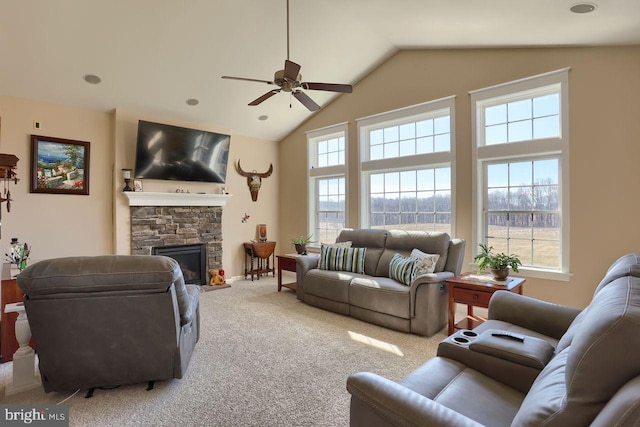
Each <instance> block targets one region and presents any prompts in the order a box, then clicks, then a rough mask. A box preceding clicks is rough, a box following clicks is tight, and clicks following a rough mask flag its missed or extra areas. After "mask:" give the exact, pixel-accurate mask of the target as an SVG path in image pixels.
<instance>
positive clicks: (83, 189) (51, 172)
mask: <svg viewBox="0 0 640 427" xmlns="http://www.w3.org/2000/svg"><path fill="white" fill-rule="evenodd" d="M30 191H31V193H50V194H81V195H89V143H88V142H85V141H73V140H70V139H62V138H54V137H50V136H41V135H31V188H30Z"/></svg>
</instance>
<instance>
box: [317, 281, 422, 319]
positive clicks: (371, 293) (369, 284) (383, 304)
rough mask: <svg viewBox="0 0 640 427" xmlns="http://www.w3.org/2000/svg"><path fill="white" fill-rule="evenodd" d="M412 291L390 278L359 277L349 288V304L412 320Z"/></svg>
mask: <svg viewBox="0 0 640 427" xmlns="http://www.w3.org/2000/svg"><path fill="white" fill-rule="evenodd" d="M305 288H306V287H305ZM410 289H411V288H410V287H408V286H405V285H403V284H401V283H398V282H397V281H395V280H393V279H390V278H388V277H357V278H354V279H353V280H352V281H351V286H350V287H349V304H351V305H352V306H356V307H360V308H364V309H367V310H372V311H376V312H378V313H384V314H389V315H391V316H396V317H401V318H403V319H410V318H411V299H410V298H409V292H410Z"/></svg>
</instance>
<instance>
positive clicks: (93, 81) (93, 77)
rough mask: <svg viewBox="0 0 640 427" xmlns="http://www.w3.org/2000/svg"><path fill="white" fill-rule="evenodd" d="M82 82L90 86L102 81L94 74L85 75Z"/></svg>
mask: <svg viewBox="0 0 640 427" xmlns="http://www.w3.org/2000/svg"><path fill="white" fill-rule="evenodd" d="M83 79H84V81H85V82H87V83H90V84H92V85H97V84H98V83H100V82H101V81H102V79H101V78H100V77H98V76H96V75H95V74H85V75H84V77H83Z"/></svg>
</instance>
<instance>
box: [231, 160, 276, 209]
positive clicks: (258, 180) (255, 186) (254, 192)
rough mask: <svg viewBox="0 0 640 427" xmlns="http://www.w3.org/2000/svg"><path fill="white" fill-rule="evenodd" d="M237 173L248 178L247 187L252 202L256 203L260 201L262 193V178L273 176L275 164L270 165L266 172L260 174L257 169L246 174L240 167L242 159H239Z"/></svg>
mask: <svg viewBox="0 0 640 427" xmlns="http://www.w3.org/2000/svg"><path fill="white" fill-rule="evenodd" d="M236 171H238V173H239V174H240V175H242V176H244V177H246V178H247V185H248V186H249V191H250V192H251V200H253V201H254V202H255V201H257V200H258V191H260V186H262V178H268V177H269V176H271V174H272V173H273V164H270V165H269V169H268V170H267V171H266V172H262V173H258V172H256V170H255V169H254V170H252V171H251V172H245V171H243V170H242V167H241V166H240V159H238V163H236Z"/></svg>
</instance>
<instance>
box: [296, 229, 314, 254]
mask: <svg viewBox="0 0 640 427" xmlns="http://www.w3.org/2000/svg"><path fill="white" fill-rule="evenodd" d="M311 236H313V234H310V235H309V236H308V237H304V234H300V235H299V236H298V237H292V238H291V243H292V244H293V246H295V247H296V252H298V253H299V254H300V255H306V254H307V244H308V243H311V241H312V240H311Z"/></svg>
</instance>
